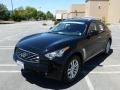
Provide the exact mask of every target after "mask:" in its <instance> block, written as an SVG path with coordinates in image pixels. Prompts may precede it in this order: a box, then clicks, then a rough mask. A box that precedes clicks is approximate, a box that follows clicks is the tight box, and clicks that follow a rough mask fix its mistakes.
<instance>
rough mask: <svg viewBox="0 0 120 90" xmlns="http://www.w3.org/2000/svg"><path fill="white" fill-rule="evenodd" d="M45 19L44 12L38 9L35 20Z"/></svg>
mask: <svg viewBox="0 0 120 90" xmlns="http://www.w3.org/2000/svg"><path fill="white" fill-rule="evenodd" d="M45 19H46V15H45V13H44V12H42V11H38V12H37V17H36V20H45Z"/></svg>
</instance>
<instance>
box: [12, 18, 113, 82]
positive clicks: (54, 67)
mask: <svg viewBox="0 0 120 90" xmlns="http://www.w3.org/2000/svg"><path fill="white" fill-rule="evenodd" d="M111 43H112V38H111V31H110V30H109V29H108V28H107V26H106V25H105V24H103V23H102V22H101V21H100V20H96V19H93V18H80V19H67V20H64V21H62V22H60V23H59V24H57V25H56V26H54V27H53V28H51V29H50V31H49V32H45V33H38V34H34V35H30V36H27V37H24V38H23V39H21V40H20V41H19V42H18V43H17V45H16V47H15V51H14V60H15V61H16V62H17V63H18V65H21V66H22V68H23V70H31V71H37V72H42V73H44V74H45V76H46V77H48V78H52V79H57V80H65V81H67V82H72V81H73V80H75V78H76V77H77V76H78V72H79V71H80V68H81V65H82V64H84V63H85V62H86V61H88V60H90V59H91V58H92V57H94V56H96V55H97V54H99V53H101V52H104V53H105V54H109V51H110V46H111Z"/></svg>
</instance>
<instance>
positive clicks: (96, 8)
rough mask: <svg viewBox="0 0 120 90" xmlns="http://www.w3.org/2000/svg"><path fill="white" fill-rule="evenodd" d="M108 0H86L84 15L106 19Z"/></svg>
mask: <svg viewBox="0 0 120 90" xmlns="http://www.w3.org/2000/svg"><path fill="white" fill-rule="evenodd" d="M108 6H109V0H86V13H85V16H92V17H96V18H100V19H102V20H105V21H107V18H108Z"/></svg>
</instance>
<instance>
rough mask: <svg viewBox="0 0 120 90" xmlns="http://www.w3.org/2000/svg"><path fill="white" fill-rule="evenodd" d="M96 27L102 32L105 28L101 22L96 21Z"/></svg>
mask: <svg viewBox="0 0 120 90" xmlns="http://www.w3.org/2000/svg"><path fill="white" fill-rule="evenodd" d="M98 28H99V32H103V31H104V30H105V26H104V24H103V23H101V22H98Z"/></svg>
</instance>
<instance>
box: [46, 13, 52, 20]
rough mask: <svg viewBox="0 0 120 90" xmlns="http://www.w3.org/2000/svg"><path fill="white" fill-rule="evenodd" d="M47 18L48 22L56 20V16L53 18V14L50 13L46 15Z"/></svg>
mask: <svg viewBox="0 0 120 90" xmlns="http://www.w3.org/2000/svg"><path fill="white" fill-rule="evenodd" d="M46 17H47V19H48V20H52V19H54V16H53V14H52V13H51V12H50V11H48V12H47V13H46Z"/></svg>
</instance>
